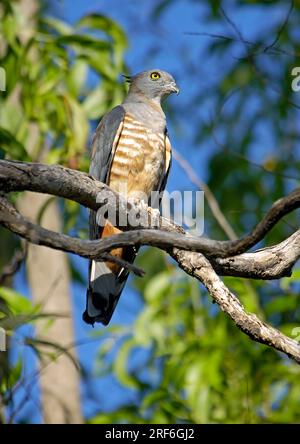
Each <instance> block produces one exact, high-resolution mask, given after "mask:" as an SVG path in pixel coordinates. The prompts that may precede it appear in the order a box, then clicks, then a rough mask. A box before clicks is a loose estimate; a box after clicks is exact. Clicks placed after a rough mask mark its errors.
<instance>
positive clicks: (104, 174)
mask: <svg viewBox="0 0 300 444" xmlns="http://www.w3.org/2000/svg"><path fill="white" fill-rule="evenodd" d="M124 116H125V109H124V108H123V107H122V106H121V105H120V106H117V107H116V108H113V109H112V110H111V111H110V112H109V113H107V114H105V116H104V117H103V118H102V119H101V121H100V123H99V125H98V127H97V129H96V133H95V136H94V139H93V146H92V154H91V163H90V171H89V173H90V176H92V177H94V178H95V179H97V180H100V182H103V183H107V179H108V173H109V171H110V166H111V162H112V159H113V146H114V142H115V137H116V135H117V133H118V129H119V127H120V125H121V123H122V122H123V120H124ZM89 226H90V239H98V238H99V226H97V224H96V212H95V211H90V216H89Z"/></svg>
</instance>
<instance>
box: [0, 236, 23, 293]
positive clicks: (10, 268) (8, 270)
mask: <svg viewBox="0 0 300 444" xmlns="http://www.w3.org/2000/svg"><path fill="white" fill-rule="evenodd" d="M27 251H28V245H27V242H26V241H25V242H23V243H22V248H21V249H20V250H17V251H16V252H15V254H14V255H13V257H12V259H11V261H10V263H9V264H7V265H5V267H3V269H2V272H1V275H0V285H3V284H4V282H5V281H6V279H7V278H9V277H11V276H13V275H14V274H16V273H17V272H18V271H19V269H20V267H21V265H22V263H23V262H24V260H25V259H26V256H27Z"/></svg>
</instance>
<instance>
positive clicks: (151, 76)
mask: <svg viewBox="0 0 300 444" xmlns="http://www.w3.org/2000/svg"><path fill="white" fill-rule="evenodd" d="M150 79H151V80H157V79H160V74H159V72H156V71H154V72H152V73H151V74H150Z"/></svg>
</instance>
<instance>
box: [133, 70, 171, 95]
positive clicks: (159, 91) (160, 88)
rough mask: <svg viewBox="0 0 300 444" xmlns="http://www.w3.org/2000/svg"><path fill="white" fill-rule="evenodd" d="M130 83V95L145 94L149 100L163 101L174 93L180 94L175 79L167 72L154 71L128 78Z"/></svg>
mask: <svg viewBox="0 0 300 444" xmlns="http://www.w3.org/2000/svg"><path fill="white" fill-rule="evenodd" d="M126 80H127V81H128V82H129V83H130V86H129V94H143V95H144V96H145V97H146V98H147V99H150V100H155V101H162V100H164V99H166V98H167V97H168V96H169V95H170V94H172V93H176V94H178V93H179V88H178V86H177V85H176V82H175V80H174V78H173V77H172V76H171V74H169V73H168V72H166V71H162V70H160V69H152V70H150V71H143V72H140V73H139V74H136V75H135V76H132V77H129V76H126Z"/></svg>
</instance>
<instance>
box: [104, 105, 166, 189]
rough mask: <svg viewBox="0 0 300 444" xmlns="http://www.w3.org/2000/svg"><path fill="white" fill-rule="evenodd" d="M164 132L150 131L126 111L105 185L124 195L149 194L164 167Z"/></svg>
mask: <svg viewBox="0 0 300 444" xmlns="http://www.w3.org/2000/svg"><path fill="white" fill-rule="evenodd" d="M166 156H167V153H166V143H165V134H163V133H157V132H154V131H152V130H151V129H150V128H146V127H145V125H144V124H143V123H141V122H139V121H138V120H136V119H135V118H134V117H133V116H131V115H130V114H128V113H127V114H126V115H125V118H124V122H123V128H122V131H121V134H120V136H119V140H118V142H117V146H116V149H115V153H114V157H113V161H112V166H111V170H110V176H109V179H108V185H109V186H110V187H111V188H112V189H114V190H115V191H117V192H119V193H121V194H126V192H127V196H128V197H131V196H136V197H138V195H139V193H140V192H142V193H146V195H147V196H150V193H151V191H154V190H158V188H159V186H160V183H161V178H162V176H163V175H164V174H165V170H166Z"/></svg>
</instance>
